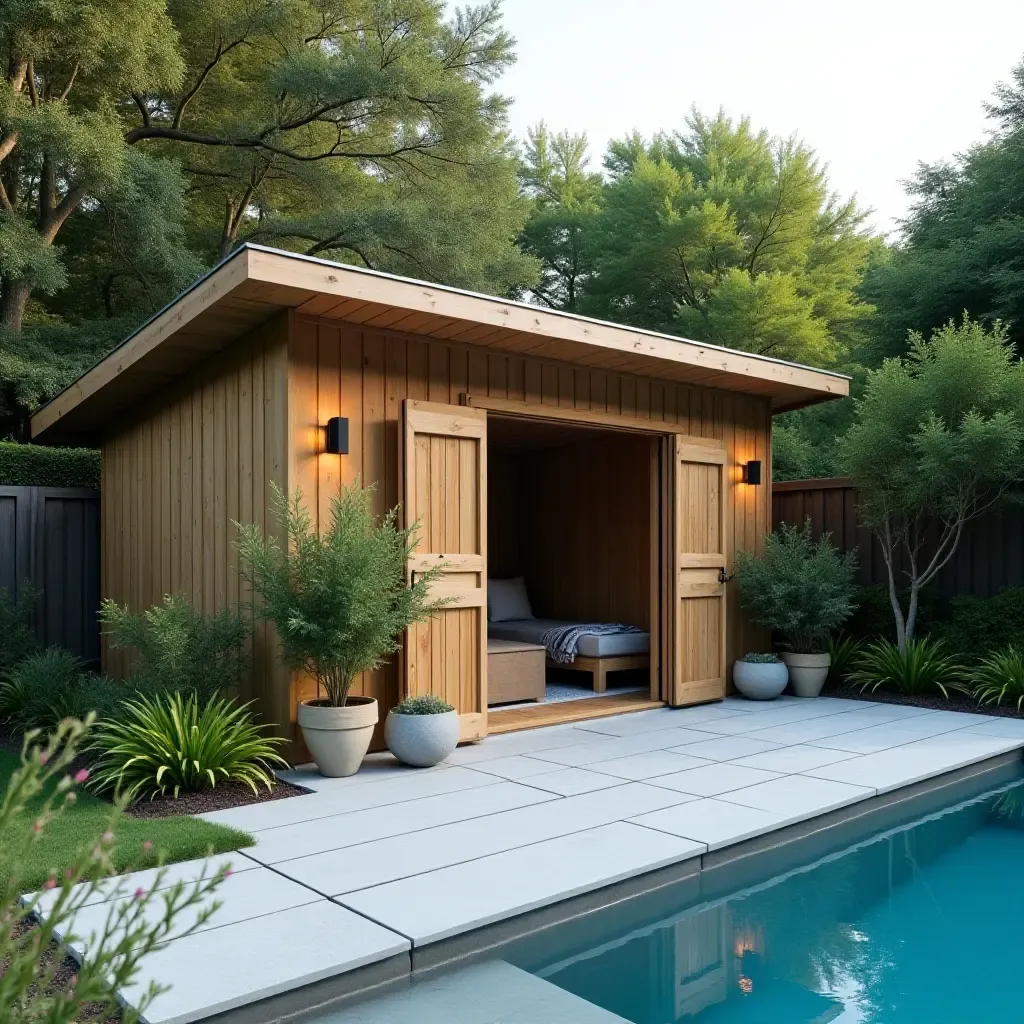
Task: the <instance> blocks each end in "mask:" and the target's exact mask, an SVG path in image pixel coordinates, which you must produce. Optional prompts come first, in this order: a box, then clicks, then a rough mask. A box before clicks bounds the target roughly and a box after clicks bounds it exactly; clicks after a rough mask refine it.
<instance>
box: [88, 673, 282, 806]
mask: <svg viewBox="0 0 1024 1024" xmlns="http://www.w3.org/2000/svg"><path fill="white" fill-rule="evenodd" d="M282 743H284V740H282V739H280V738H278V737H274V736H266V735H264V734H263V732H262V729H261V727H260V726H258V725H256V724H255V722H253V720H252V715H251V714H250V713H249V710H248V705H243V706H238V705H236V704H234V703H233V702H232V701H230V700H227V699H225V698H223V697H217V696H213V697H210V698H209V699H208V700H207V701H206V702H205V703H202V704H200V702H199V700H198V699H197V697H196V695H195V694H194V693H190V694H188V695H187V696H184V695H183V694H181V693H173V694H157V695H156V696H153V697H140V698H139V699H138V700H133V701H129V702H128V703H127V704H126V706H125V713H124V715H123V717H122V718H121V719H120V720H119V721H112V722H106V723H101V724H100V727H99V729H98V730H97V733H96V739H95V740H94V741H93V743H92V744H91V749H92V750H93V751H95V752H96V753H97V755H98V758H97V761H96V764H95V766H94V768H93V773H92V777H91V779H90V785H91V786H94V787H95V788H96V789H97V790H99V791H100V792H104V791H114V792H117V793H119V794H121V795H122V796H123V797H124V798H125V799H127V800H129V801H132V802H134V801H136V800H140V799H142V798H143V797H146V796H148V797H149V798H150V799H152V798H153V797H156V796H165V795H166V794H167V793H168V792H171V793H173V795H174V797H175V798H177V797H178V795H179V794H180V793H182V792H186V793H196V792H200V791H201V790H204V789H209V788H211V787H213V786H215V785H216V784H217V783H218V782H224V781H228V782H244V783H245V784H246V785H247V786H249V788H250V789H252V791H253V792H254V793H255V792H258V790H257V786H258V785H264V786H266V787H267V789H268V790H269V789H271V788H272V787H273V785H274V771H273V766H274V765H282V766H287V762H286V761H285V760H284V759H283V758H282V757H281V756H280V755H279V754H277V752H276V751H275V747H277V746H279V745H280V744H282Z"/></svg>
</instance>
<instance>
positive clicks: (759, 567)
mask: <svg viewBox="0 0 1024 1024" xmlns="http://www.w3.org/2000/svg"><path fill="white" fill-rule="evenodd" d="M856 565H857V563H856V556H855V555H854V554H853V552H846V553H845V554H840V553H839V552H838V551H837V550H836V548H835V546H834V545H833V544H832V541H831V539H830V538H829V535H828V534H823V535H822V536H821V537H819V538H818V539H817V540H815V539H814V537H813V534H812V532H811V521H810V520H809V519H808V520H807V521H806V522H805V523H804V524H803V526H788V525H787V524H785V523H783V524H782V525H781V526H780V527H779V529H778V531H777V532H775V533H772V534H770V535H769V536H768V537H766V538H765V543H764V551H763V552H762V553H761V554H754V553H753V552H751V551H740V552H739V553H738V554H737V555H736V579H737V581H738V583H739V586H740V599H741V600H742V602H743V606H744V608H746V609H747V611H748V612H749V613H750V617H751V618H752V619H753V620H754V622H755V623H756V624H757V625H759V626H762V627H764V628H765V629H771V630H773V631H776V632H778V633H781V634H782V638H783V640H784V642H785V644H786V646H787V647H788V648H789V649H790V650H791V651H793V652H794V653H797V654H820V653H824V652H825V651H826V650H828V638H829V634H830V633H831V631H832V630H833V629H835V628H836V627H837V626H839V625H841V624H842V623H843V622H845V621H846V619H848V618H849V617H850V615H851V614H852V612H853V594H854V572H855V570H856Z"/></svg>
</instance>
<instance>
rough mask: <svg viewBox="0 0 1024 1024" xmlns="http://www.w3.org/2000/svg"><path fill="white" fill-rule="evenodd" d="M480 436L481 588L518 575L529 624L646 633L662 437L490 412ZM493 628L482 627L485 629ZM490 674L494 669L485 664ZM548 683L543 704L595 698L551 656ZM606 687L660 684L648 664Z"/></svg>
mask: <svg viewBox="0 0 1024 1024" xmlns="http://www.w3.org/2000/svg"><path fill="white" fill-rule="evenodd" d="M487 438H488V441H487V445H488V450H487V466H488V470H487V475H488V497H487V509H488V513H487V545H488V547H487V575H488V577H489V580H490V581H492V582H491V587H492V588H493V581H494V580H507V579H514V578H516V577H522V578H523V580H524V581H525V584H526V592H527V595H528V597H529V601H530V605H531V609H532V611H533V614H534V616H536V618H537V619H539V620H558V621H563V622H575V623H624V624H628V625H630V626H635V627H637V628H638V629H640V630H642V631H643V632H644V633H646V634H648V637H649V635H650V632H651V624H652V620H654V619H655V618H656V617H657V615H658V610H657V609H658V605H657V600H658V587H657V581H656V580H655V579H654V576H655V575H656V569H655V568H652V551H653V553H654V554H655V555H656V554H657V551H658V530H659V529H660V524H659V522H658V517H657V512H658V507H659V504H658V500H657V495H658V492H657V486H658V445H659V443H660V440H659V439H658V438H656V437H652V436H650V435H644V434H639V433H631V432H628V431H618V430H610V429H602V428H600V427H594V426H591V425H584V424H577V423H556V422H551V421H544V420H540V419H532V418H527V417H516V416H501V415H495V414H493V413H492V414H490V415H489V416H488V422H487ZM502 625H503V624H501V623H489V628H488V633H489V636H490V637H493V636H494V635H495V633H496V632H497V633H499V634H500V633H501V631H502V630H501V626H502ZM492 646H493V645H492ZM634 646H635V644H634ZM644 653H646V651H645V652H644ZM623 664H625V663H623ZM609 665H611V663H610V662H609ZM489 671H490V673H491V675H492V676H495V675H496V671H495V665H494V662H493V660H492V661H490V663H489ZM495 681H496V680H495ZM546 683H547V692H546V694H545V697H544V698H541V700H543V701H546V702H555V701H565V700H569V699H582V698H586V697H591V696H594V695H595V685H594V683H593V681H592V679H591V678H590V676H589V675H588V674H587V673H586V672H584V671H579V670H574V669H573V668H571V667H566V668H559V667H555V666H554V665H552V664H551V662H550V659H549V661H548V666H547V671H546ZM607 687H608V690H607V692H608V693H609V694H611V693H623V692H626V691H629V690H634V691H639V690H644V691H646V690H648V689H652V690H653V692H652V696H654V697H655V699H656V698H657V687H658V680H657V679H654V680H652V679H651V672H650V669H649V667H632V668H626V669H624V670H622V671H615V670H613V671H612V673H611V674H610V675H609V676H608V679H607ZM495 696H498V697H499V698H500V697H501V696H502V694H501V693H500V691H497V690H496V689H495V687H494V686H493V685H492V695H491V697H490V698H489V700H490V703H491V704H492V706H494V705H495V703H496V702H495V700H494V697H495ZM498 703H499V705H500V703H501V702H500V700H499V702H498ZM510 704H512V702H509V704H506V705H505V706H509V705H510Z"/></svg>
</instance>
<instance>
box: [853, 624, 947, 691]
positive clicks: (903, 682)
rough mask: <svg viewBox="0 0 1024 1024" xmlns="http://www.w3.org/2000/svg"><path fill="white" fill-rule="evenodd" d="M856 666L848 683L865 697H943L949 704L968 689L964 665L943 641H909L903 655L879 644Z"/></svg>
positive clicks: (886, 644)
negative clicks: (877, 693)
mask: <svg viewBox="0 0 1024 1024" xmlns="http://www.w3.org/2000/svg"><path fill="white" fill-rule="evenodd" d="M854 664H855V667H854V669H853V671H852V672H850V673H849V674H848V676H847V679H848V680H849V682H850V684H851V685H853V686H854V687H856V688H858V689H859V690H860V691H861V693H874V692H875V691H876V690H889V691H891V692H892V693H902V694H906V695H911V696H912V695H915V694H928V693H941V694H942V696H943V697H945V698H946V699H947V700H948V699H949V695H950V693H952V692H956V691H963V690H965V689H966V686H965V682H966V673H965V671H964V667H963V665H961V663H960V662H959V660H958V659H957V658H955V657H954V656H953V655H951V654H947V653H946V645H945V644H944V643H943V642H942V641H941V640H932V639H930V638H929V637H922V638H921V639H919V640H906V641H905V649H904V650H902V651H901V650H900V648H899V647H898V646H897V645H896V644H894V643H892V642H891V641H889V640H876V641H875V642H874V643H871V644H868V645H867V646H866V647H865V648H864V649H863V650H862V651H861V652H860V654H859V655H858V657H857V659H856V661H855V663H854Z"/></svg>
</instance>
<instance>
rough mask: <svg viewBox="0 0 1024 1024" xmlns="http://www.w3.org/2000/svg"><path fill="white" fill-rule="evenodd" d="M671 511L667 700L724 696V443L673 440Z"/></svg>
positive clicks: (683, 701)
mask: <svg viewBox="0 0 1024 1024" xmlns="http://www.w3.org/2000/svg"><path fill="white" fill-rule="evenodd" d="M671 476H672V480H671V496H672V497H673V498H674V502H673V507H672V510H671V513H672V515H671V523H672V538H673V543H672V545H671V549H672V557H673V558H674V560H675V574H674V579H673V596H672V600H673V614H672V615H671V617H670V618H671V626H672V628H673V637H672V646H673V648H674V650H673V651H672V652H671V653H672V658H671V660H670V662H669V667H670V671H669V686H668V687H667V690H668V701H669V703H670V704H673V705H675V706H680V705H684V704H696V703H699V702H701V701H708V700H717V699H720V698H722V697H724V696H725V685H726V684H725V677H726V664H725V621H726V619H725V584H724V583H723V582H722V581H721V577H722V576H724V573H725V496H726V478H725V448H724V446H720V445H717V444H716V443H715V442H713V441H710V440H709V441H708V442H707V443H701V444H697V443H695V442H694V440H693V439H691V438H687V437H685V436H682V435H676V436H675V437H673V439H672V474H671Z"/></svg>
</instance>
